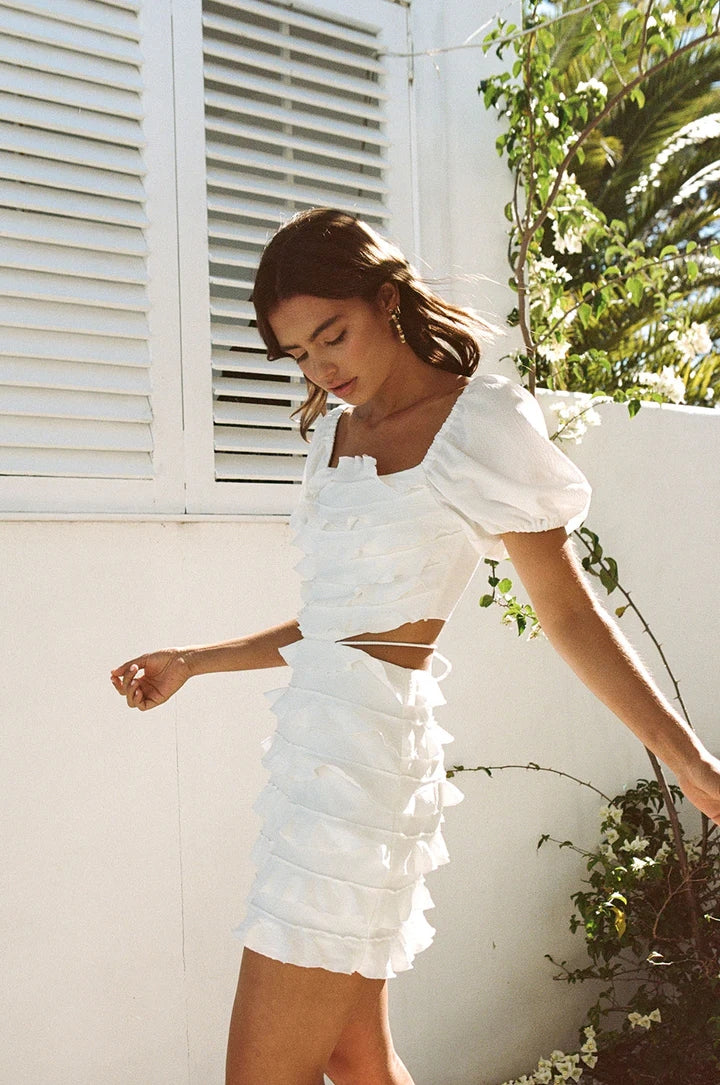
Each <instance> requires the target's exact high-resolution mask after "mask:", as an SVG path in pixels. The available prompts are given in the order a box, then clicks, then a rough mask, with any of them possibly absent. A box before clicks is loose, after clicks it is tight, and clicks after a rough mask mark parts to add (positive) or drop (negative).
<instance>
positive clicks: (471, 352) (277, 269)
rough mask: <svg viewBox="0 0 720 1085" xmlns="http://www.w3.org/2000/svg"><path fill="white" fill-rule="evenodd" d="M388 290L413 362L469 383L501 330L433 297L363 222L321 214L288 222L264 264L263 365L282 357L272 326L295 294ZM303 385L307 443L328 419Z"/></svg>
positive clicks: (260, 283)
mask: <svg viewBox="0 0 720 1085" xmlns="http://www.w3.org/2000/svg"><path fill="white" fill-rule="evenodd" d="M386 282H393V283H395V284H396V285H397V288H398V291H399V295H400V317H401V321H402V329H403V332H404V334H405V339H406V342H407V343H408V345H409V346H410V347H411V349H412V350H413V351H414V352H415V353H416V354H417V355H418V357H419V358H422V360H423V361H424V362H427V363H428V365H434V366H437V367H438V368H439V369H446V370H448V372H450V373H459V374H464V375H465V376H471V375H472V374H473V373H474V372H475V370H476V368H477V364H478V361H479V359H480V344H479V338H481V337H482V338H486V337H488V336H489V335H490V334H492V333H495V332H497V330H498V329H496V328H494V327H492V325H490V324H486V323H485V322H484V321H483V320H481V319H480V318H479V317H477V316H475V315H474V314H473V313H472V312H471V311H470V310H468V309H462V308H459V307H458V306H456V305H451V304H450V303H449V302H447V301H444V300H443V299H442V298H440V297H438V296H437V294H434V293H432V291H431V290H429V289H428V287H427V286H426V285H425V283H423V282H422V280H421V279H420V278H419V277H418V275H417V274H416V272H415V271H414V269H413V268H412V267H411V266H410V264H409V263H408V261H407V260H406V258H405V257H404V256H403V254H402V253H401V252H400V250H399V249H398V248H397V247H396V246H395V245H393V244H391V242H389V241H387V240H386V239H385V238H384V237H381V236H380V234H378V233H376V232H375V231H374V230H373V229H372V227H370V226H368V224H367V223H366V222H363V221H361V220H360V219H358V218H355V217H354V216H353V215H350V214H348V213H347V212H345V211H337V210H334V209H333V208H325V207H315V208H311V209H310V210H308V211H301V212H299V213H298V214H297V215H295V216H293V218H291V219H290V220H289V221H288V222H286V223H285V224H284V225H283V226H281V227H280V229H279V230H278V231H277V233H275V234H274V235H273V237H272V238H271V239H270V241H269V242H268V244H267V245H266V247H265V249H264V251H263V254H262V256H261V259H260V265H259V267H258V270H257V274H256V276H255V283H254V286H253V292H252V296H251V301H252V302H253V305H254V306H255V313H256V316H257V327H258V331H259V332H260V335H261V336H262V338H263V341H264V343H265V345H266V347H267V357H268V360H269V361H275V360H276V359H278V358H282V357H284V356H285V353H286V352H285V351H283V350H282V349H281V348H280V344H279V343H278V341H277V338H276V337H275V334H274V332H273V330H272V328H271V326H270V319H269V318H270V316H271V314H272V312H273V310H274V309H275V308H276V306H277V305H278V304H279V303H280V302H282V301H287V300H288V299H289V298H293V297H296V296H297V295H298V294H307V295H310V296H313V297H319V298H353V297H357V298H363V299H364V300H365V301H367V302H374V301H375V299H376V297H377V294H378V291H379V289H380V287H381V286H382V285H383V283H386ZM306 383H307V397H306V399H305V401H304V402H303V403H302V404H301V405H300V407H298V408H297V409H296V410H295V411H293V415H292V416H293V417H294V416H295V415H296V414H299V415H300V432H301V433H302V435H303V437H304V438H305V439H306V440H307V434H308V431H309V429H310V427H311V426H312V424H313V422H314V421H315V419H316V418H317V417H318V415H321V414H324V413H325V410H326V404H327V392H326V391H325V390H324V389H323V388H320V387H319V386H318V385H316V384H314V383H313V382H312V381H310V380H307V378H306Z"/></svg>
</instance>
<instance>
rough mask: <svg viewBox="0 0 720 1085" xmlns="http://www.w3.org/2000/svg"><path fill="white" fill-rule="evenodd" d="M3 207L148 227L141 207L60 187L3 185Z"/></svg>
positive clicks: (0, 186)
mask: <svg viewBox="0 0 720 1085" xmlns="http://www.w3.org/2000/svg"><path fill="white" fill-rule="evenodd" d="M0 205H4V206H8V207H12V208H18V207H22V208H24V209H25V210H26V211H41V212H44V213H46V214H50V215H52V214H58V215H68V216H70V217H71V218H79V219H97V220H99V221H100V222H106V223H113V224H115V225H117V226H136V227H142V226H146V225H147V216H146V215H145V212H144V210H143V209H142V207H140V206H139V205H138V204H132V203H128V202H126V201H121V200H111V199H106V198H105V197H103V196H90V195H87V194H85V195H82V196H81V195H78V194H76V193H74V192H63V191H62V190H61V189H57V188H44V187H41V186H40V185H24V184H21V183H15V182H13V181H4V182H0Z"/></svg>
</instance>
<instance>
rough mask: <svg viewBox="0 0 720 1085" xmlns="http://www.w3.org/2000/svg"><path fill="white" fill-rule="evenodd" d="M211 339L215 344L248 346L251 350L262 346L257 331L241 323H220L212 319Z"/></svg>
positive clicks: (259, 348)
mask: <svg viewBox="0 0 720 1085" xmlns="http://www.w3.org/2000/svg"><path fill="white" fill-rule="evenodd" d="M212 339H213V343H214V344H216V345H217V346H228V347H246V348H247V347H249V348H250V349H251V350H252V349H253V348H254V349H255V350H261V349H262V348H263V346H264V343H263V341H262V339H261V338H260V336H259V334H258V332H257V331H256V330H255V329H254V328H246V327H244V326H243V325H242V324H221V323H220V322H219V321H213V325H212Z"/></svg>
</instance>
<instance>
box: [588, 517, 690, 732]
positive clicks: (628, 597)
mask: <svg viewBox="0 0 720 1085" xmlns="http://www.w3.org/2000/svg"><path fill="white" fill-rule="evenodd" d="M573 534H574V535H575V537H576V538H578V539H579V540H580V541H581V543H582V544H583V546H584V547H585V549H586V550H587V551H588V553H589V554H591V555H592V553H593V547H592V545H591V543H589V542H588V540H587V539H586V538H585V536H584V535H583V534H581V531H580V529H577V530H576V531H574V532H573ZM601 564H602V559H601ZM603 568H604V569H605V571H606V572H608V573H610V575H611V576H613V573H612V570H611V569H609V568H607V567H606V566H604V565H603ZM615 585H616V587H617V589H618V591H619V592H620V593H621V595H622V596H623V597H624V598H625V599H626V600H627V605H628V606H629V608H630V609H631V610H632V611H634V612H635V614H636V615H637V617H638V618H639V620H640V622H641V624H642V627H643V631H644V632H645V633H647V635H648V636H649V637H650V640H651V641H652V642H653V644H654V645H655V647H656V648H657V650H658V653H659V655H660V658H661V659H662V661H663V666H664V667H665V670H666V671H667V673H668V675H669V676H670V680H671V682H672V684H673V686H674V688H675V697H676V699H677V701H678V704H679V705H680V707H681V709H682V713H683V716H684V717H685V720H686V722H687V724H688V726H689V727H690V729H691V730H694V727H693V725H692V722H691V720H690V715H689V713H688V710H687V708H686V707H685V702H684V701H683V699H682V694H681V693H680V684H679V682H678V680H677V678H676V677H675V675H674V674H673V672H672V669H671V667H670V664H669V663H668V660H667V656H666V655H665V652H664V651H663V648H662V645H661V644H660V641H659V640H658V639H657V637H656V636H655V634H654V633H653V631H652V629H651V628H650V626H649V625H648V623H647V621H646V620H645V616H644V615H643V614H642V612H641V611H640V610H639V608H638V607H637V606H636V605H635V601H634V599H633V598H632V597H631V595H630V592H629V591H627V590H626V589H625V588H624V587H623V586H622V584H621V583H620V582H619V581H618V580H616V581H615Z"/></svg>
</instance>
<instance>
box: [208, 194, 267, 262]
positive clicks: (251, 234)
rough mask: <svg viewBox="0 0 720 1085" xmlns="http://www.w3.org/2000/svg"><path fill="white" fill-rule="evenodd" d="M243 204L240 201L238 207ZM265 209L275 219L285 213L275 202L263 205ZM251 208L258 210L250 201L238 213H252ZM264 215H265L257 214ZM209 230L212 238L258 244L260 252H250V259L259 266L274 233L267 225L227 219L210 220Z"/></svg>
mask: <svg viewBox="0 0 720 1085" xmlns="http://www.w3.org/2000/svg"><path fill="white" fill-rule="evenodd" d="M239 206H241V205H240V204H239V203H238V207H239ZM263 206H264V208H265V210H266V211H268V212H269V213H270V214H271V215H272V217H273V221H275V216H278V218H277V221H278V222H279V221H280V218H279V216H280V215H281V214H282V213H283V212H282V209H281V208H278V207H277V206H274V205H273V204H265V205H263ZM251 209H253V210H258V209H259V208H258V205H257V204H250V203H249V201H248V203H247V204H246V209H244V210H241V211H238V214H242V215H250V213H251ZM257 217H264V216H259V215H258V216H257ZM208 231H209V236H210V237H211V238H215V237H221V238H223V239H224V240H226V241H237V242H244V243H245V244H247V245H256V246H257V249H258V252H257V254H256V255H255V256H253V255H252V254H250V259H252V260H253V261H254V266H255V267H257V262H258V260H259V258H260V250H261V249H263V248H264V247H265V245H267V243H268V241H269V240H270V237H271V235H272V232H273V231H272V229H271V228H269V227H267V226H249V225H248V224H247V223H245V222H229V221H228V220H227V219H211V220H210V221H209V222H208Z"/></svg>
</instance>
